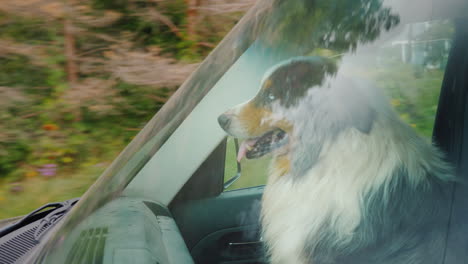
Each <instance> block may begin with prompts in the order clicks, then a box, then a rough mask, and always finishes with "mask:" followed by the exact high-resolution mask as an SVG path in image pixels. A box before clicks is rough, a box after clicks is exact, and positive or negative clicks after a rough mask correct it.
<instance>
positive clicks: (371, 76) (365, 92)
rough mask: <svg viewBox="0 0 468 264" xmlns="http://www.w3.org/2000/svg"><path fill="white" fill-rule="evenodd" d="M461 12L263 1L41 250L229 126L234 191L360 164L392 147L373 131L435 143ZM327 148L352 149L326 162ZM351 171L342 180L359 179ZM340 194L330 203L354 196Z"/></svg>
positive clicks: (425, 6)
mask: <svg viewBox="0 0 468 264" xmlns="http://www.w3.org/2000/svg"><path fill="white" fill-rule="evenodd" d="M466 14H468V10H467V9H466V3H464V2H463V1H461V0H460V1H458V0H451V1H422V0H421V1H397V0H389V1H381V0H360V1H358V0H353V1H348V0H326V1H325V0H319V1H305V0H289V1H279V0H275V1H267V0H265V1H263V0H261V1H258V3H257V4H256V5H255V7H254V8H253V9H252V10H250V11H249V12H248V14H247V15H246V16H245V17H244V18H243V19H242V20H241V21H240V22H239V23H238V25H237V26H236V27H235V28H234V29H233V31H232V32H231V33H230V34H229V35H228V36H227V37H226V38H225V39H224V40H223V41H222V42H221V43H220V45H219V46H218V47H217V48H216V49H215V50H214V51H213V52H212V53H211V54H210V55H209V56H208V58H207V59H206V60H205V61H204V62H203V64H201V66H200V67H199V69H198V70H197V71H196V72H195V73H194V74H192V76H191V77H190V78H189V79H188V80H187V81H186V82H185V83H184V84H183V85H182V86H181V87H180V88H179V90H178V91H177V93H176V94H175V95H174V96H173V97H172V98H171V100H169V101H168V103H167V104H166V105H165V106H164V107H163V108H162V109H161V111H160V112H158V113H157V114H156V116H155V117H154V118H153V119H152V120H151V121H150V122H149V123H148V124H147V125H146V126H145V128H144V129H143V130H142V131H141V132H140V133H139V134H138V136H136V137H135V139H134V140H133V141H132V142H131V144H130V145H129V146H128V147H127V148H126V149H125V150H124V151H123V152H122V153H121V155H120V156H119V157H118V158H117V159H116V160H115V161H114V162H113V164H112V165H111V166H110V167H109V168H108V169H107V170H106V171H105V172H104V174H103V175H102V176H101V177H100V178H99V180H98V181H97V182H96V183H95V184H94V185H93V186H92V187H91V188H90V189H89V190H88V191H87V192H86V194H85V195H84V196H83V197H82V199H81V200H80V202H79V203H78V205H77V206H76V207H75V208H74V209H73V211H72V212H71V213H70V214H69V215H68V216H67V218H66V219H65V220H64V221H63V222H62V223H60V225H61V226H60V228H59V229H58V230H57V232H55V233H54V234H51V238H50V241H49V242H48V243H47V245H46V246H45V247H44V249H43V250H42V256H46V255H48V259H47V261H51V260H52V262H53V260H55V261H56V262H57V261H58V259H60V257H62V256H60V253H57V252H60V247H61V246H62V245H63V243H65V242H66V241H67V239H68V235H69V234H70V232H71V231H72V230H73V229H74V228H76V226H77V225H78V224H79V223H81V222H82V221H83V220H84V219H86V218H87V217H88V216H89V215H90V214H92V213H93V212H94V211H96V210H97V209H98V208H100V207H101V206H103V205H104V204H106V203H108V202H110V201H112V200H113V199H114V198H117V197H119V196H121V195H122V193H123V192H124V193H123V194H124V195H126V196H134V197H135V196H136V197H144V198H148V199H152V200H155V201H158V202H161V203H162V204H165V205H167V204H169V203H170V202H171V200H172V199H173V198H174V196H175V195H176V194H177V192H178V191H179V190H180V189H181V188H182V186H183V185H184V183H185V182H186V181H187V180H188V179H189V178H190V177H191V176H192V174H193V173H194V172H195V171H196V169H197V168H198V167H199V166H200V164H202V162H203V161H204V160H205V159H206V157H208V156H209V154H210V153H211V152H212V151H213V150H214V149H215V148H216V146H218V145H219V144H220V142H222V141H223V140H225V137H226V135H229V136H230V137H231V138H237V139H239V140H240V144H239V149H238V151H237V153H235V154H234V155H235V157H227V160H226V164H219V166H222V167H223V168H224V167H225V165H226V173H225V174H226V175H228V174H229V175H232V174H235V170H236V169H237V167H236V166H235V165H233V164H236V163H237V162H236V160H238V161H240V162H241V164H242V166H243V167H245V169H244V170H243V174H242V177H241V180H239V181H238V182H236V183H235V185H232V187H231V188H232V189H236V188H240V187H249V186H255V185H259V184H264V183H266V182H268V183H269V184H271V185H272V186H273V185H274V183H276V182H279V181H280V182H281V181H283V180H284V178H285V177H283V176H285V175H289V177H290V178H294V179H305V178H306V175H307V174H308V173H309V171H310V170H311V168H312V167H315V166H316V165H317V164H320V166H321V167H320V168H321V170H322V172H321V173H323V174H326V173H330V172H328V171H327V169H329V168H331V167H334V168H337V169H336V171H335V172H336V173H337V174H340V173H342V171H340V170H352V169H356V170H357V169H361V170H364V168H352V169H351V168H350V167H349V168H348V167H346V166H345V165H346V164H348V163H356V162H364V161H363V160H370V159H372V158H373V157H378V155H380V154H382V153H383V152H385V151H391V150H392V149H391V148H392V147H394V148H398V146H397V145H392V144H393V143H392V142H390V141H388V142H379V140H380V138H379V137H378V136H375V137H374V135H376V134H377V135H382V134H385V135H388V137H389V138H395V137H401V138H405V139H408V141H410V142H416V143H415V144H416V145H415V148H416V147H421V148H431V145H430V144H429V143H428V142H429V141H430V139H429V138H430V137H431V133H432V129H433V123H434V118H435V114H436V111H437V103H438V96H439V93H440V87H441V84H442V80H443V76H444V71H445V66H446V63H447V59H448V56H449V52H450V48H451V45H452V43H453V39H454V34H455V33H454V32H455V31H456V28H457V26H458V27H463V25H464V22H466V18H467V17H466ZM395 127H397V128H398V129H401V130H398V129H397V130H398V131H405V132H401V134H398V133H396V132H395V133H396V134H395V133H394V132H392V131H394V130H395V129H396V128H395ZM376 131H378V132H376ZM405 133H406V134H405ZM369 138H370V139H369ZM230 140H231V139H230ZM364 141H365V142H372V144H369V145H363V144H364V143H362V142H364ZM229 142H232V141H228V147H229V146H230V145H232V146H233V144H229ZM337 142H338V143H337ZM340 144H341V145H340ZM337 145H339V146H340V147H336V146H337ZM372 147H379V148H378V149H372ZM325 150H327V151H330V152H336V153H335V156H334V157H341V156H342V154H343V153H348V154H349V155H350V156H346V158H350V157H353V158H352V159H349V160H345V158H343V160H340V159H329V160H323V159H322V157H323V155H324V154H323V153H324V151H325ZM358 150H359V151H358ZM353 151H358V152H353ZM395 151H398V150H397V149H395ZM417 151H419V150H418V149H415V150H414V153H412V152H408V153H409V154H408V155H415V156H418V155H419V153H417ZM234 152H235V151H234ZM434 152H437V150H434ZM230 153H231V154H232V153H233V151H231V152H230ZM340 153H341V154H340ZM356 153H357V154H356ZM437 153H438V152H437ZM340 155H341V156H340ZM359 155H361V156H359ZM369 155H370V156H369ZM382 155H383V154H382ZM434 155H435V154H434ZM231 156H232V155H231ZM358 158H360V159H361V160H358ZM399 158H401V157H399ZM399 158H398V157H395V159H394V162H397V161H398V160H399ZM436 158H440V157H438V156H437V157H434V159H436ZM228 159H230V160H229V162H228ZM271 161H273V162H274V164H273V165H270V164H271ZM376 162H377V163H378V162H380V161H376ZM337 164H341V165H343V166H344V167H340V166H337ZM394 165H395V164H389V165H388V166H394ZM228 166H230V167H231V168H232V169H231V170H229V169H228ZM269 166H270V170H268V169H267V167H269ZM271 166H272V167H271ZM442 167H443V166H442V165H441V168H438V167H437V168H434V170H441V171H442V170H443V169H444V168H442ZM271 168H273V169H271ZM271 170H273V173H271ZM389 170H393V169H389ZM347 172H349V171H347ZM317 173H318V172H317ZM369 173H371V172H369ZM441 173H442V172H441ZM267 175H269V176H267ZM223 176H224V175H219V177H223ZM380 176H381V177H382V178H380V179H379V180H381V181H382V182H385V181H386V180H387V179H386V178H385V175H383V174H382V175H380ZM354 180H356V179H350V180H349V182H345V181H344V182H343V183H342V185H340V186H342V187H343V188H345V187H346V188H348V187H349V188H353V187H356V188H357V186H356V185H355V183H356V182H354ZM413 180H414V181H415V182H417V181H418V180H417V179H412V181H413ZM245 181H247V182H245ZM382 182H380V183H382ZM380 183H379V184H380ZM236 184H237V185H236ZM282 184H286V185H287V184H289V183H287V182H283V183H282ZM309 184H312V185H313V184H325V183H323V182H322V183H320V182H317V183H309ZM372 184H378V183H377V182H373V183H372ZM372 184H369V186H364V187H362V186H361V187H362V188H370V189H371V188H372ZM379 186H380V185H379ZM288 191H291V192H292V190H287V191H285V190H275V189H271V190H270V192H268V189H267V191H266V195H268V193H270V195H273V194H271V193H275V192H278V193H282V192H288ZM323 199H325V198H323ZM346 199H349V197H346ZM346 199H345V198H343V199H342V200H336V201H335V202H336V203H338V205H339V206H343V207H355V206H358V205H356V204H353V203H352V202H353V201H352V199H350V200H349V202H347V201H345V200H346ZM356 199H358V198H356ZM335 205H336V204H335ZM315 209H317V208H315ZM325 209H326V208H325ZM55 257H57V258H58V259H55ZM58 262H61V261H58ZM290 263H292V262H290Z"/></svg>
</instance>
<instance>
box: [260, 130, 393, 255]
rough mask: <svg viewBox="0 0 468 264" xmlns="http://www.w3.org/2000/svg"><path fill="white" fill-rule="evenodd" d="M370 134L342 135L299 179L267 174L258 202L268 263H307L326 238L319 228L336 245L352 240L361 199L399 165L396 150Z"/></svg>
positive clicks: (388, 143) (358, 221)
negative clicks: (316, 244)
mask: <svg viewBox="0 0 468 264" xmlns="http://www.w3.org/2000/svg"><path fill="white" fill-rule="evenodd" d="M376 130H379V128H378V127H375V130H374V132H377V131H376ZM380 132H382V131H379V132H377V133H380ZM372 134H374V133H371V135H363V134H361V133H359V132H357V131H355V130H349V131H347V132H344V133H343V134H342V135H340V136H339V137H338V138H337V139H336V140H335V141H334V142H333V143H331V144H328V145H327V144H326V145H325V147H324V149H323V151H322V153H324V155H323V156H321V158H320V161H319V162H318V163H317V164H316V165H315V166H314V167H313V168H312V169H310V170H309V171H308V172H307V173H306V175H303V176H301V177H300V178H298V179H297V178H296V179H293V178H292V177H290V175H283V176H277V175H275V172H274V171H272V172H271V175H270V178H269V183H268V184H267V186H266V187H265V192H264V196H263V201H262V225H263V230H264V231H263V238H264V239H265V241H266V243H267V245H268V249H269V254H270V260H271V263H298V264H301V263H308V262H306V261H307V259H308V258H307V257H306V256H307V254H310V252H304V249H306V247H309V246H311V245H312V246H313V243H314V241H319V240H320V239H321V236H323V235H325V232H327V230H323V226H324V224H326V225H329V226H330V225H331V227H332V228H333V231H334V232H335V234H336V235H338V236H337V237H338V239H337V241H336V243H337V245H340V244H342V243H347V242H348V241H349V240H350V239H351V238H352V235H353V231H354V230H355V228H356V227H357V226H358V225H359V223H360V221H361V205H362V204H361V203H362V195H363V194H364V193H366V192H368V191H370V190H371V189H373V188H374V187H377V186H380V185H381V184H382V183H383V182H384V181H385V180H386V179H387V178H388V176H389V174H391V173H392V171H393V169H394V168H395V166H396V164H397V163H398V157H397V156H396V155H392V154H393V153H395V152H396V151H395V150H394V148H395V146H394V145H393V144H390V141H385V140H383V139H385V137H383V138H382V137H381V136H380V138H378V139H377V138H373V135H372ZM374 140H379V142H378V144H375V143H377V142H375V141H374ZM311 243H312V244H311ZM307 250H309V248H307V249H306V251H307Z"/></svg>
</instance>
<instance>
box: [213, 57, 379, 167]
mask: <svg viewBox="0 0 468 264" xmlns="http://www.w3.org/2000/svg"><path fill="white" fill-rule="evenodd" d="M336 72H337V67H336V64H335V63H334V62H333V61H332V60H330V59H326V58H323V57H298V58H293V59H290V60H287V61H285V62H282V63H280V64H278V65H277V66H275V67H273V68H272V69H270V70H269V71H268V72H267V73H266V74H265V77H264V78H263V80H262V82H261V88H260V91H259V92H258V94H257V95H256V96H255V97H254V98H253V99H251V100H250V101H248V102H246V103H244V104H241V105H238V106H235V107H233V108H231V109H229V110H228V111H226V112H225V113H223V114H222V115H220V116H219V118H218V122H219V124H220V126H221V127H222V128H223V129H224V130H225V131H226V132H227V133H228V134H230V135H231V136H233V137H236V138H241V139H245V140H244V142H243V144H242V145H241V146H240V149H239V153H238V160H240V159H242V158H243V157H244V156H245V157H247V158H248V159H253V158H258V157H261V156H263V155H265V154H267V153H270V152H273V153H276V154H280V155H284V154H286V153H288V151H290V149H291V148H290V145H291V142H294V141H296V142H297V141H298V137H303V136H304V133H314V134H317V133H318V132H317V131H318V130H317V127H321V128H322V129H321V130H323V131H322V133H324V134H325V135H328V134H329V135H331V134H333V133H334V132H333V131H325V130H334V131H337V130H339V129H342V128H344V127H349V125H353V126H354V127H356V128H358V129H359V130H361V131H362V132H364V133H366V132H368V131H369V130H370V126H371V123H370V119H369V116H368V113H364V112H366V111H367V112H370V111H368V109H367V108H366V109H364V108H363V107H362V106H361V105H360V103H361V101H362V100H360V99H358V100H357V101H356V100H354V99H353V98H355V97H356V95H354V96H352V97H353V98H346V97H348V96H347V95H346V93H347V92H346V91H345V92H344V94H343V93H341V94H340V93H337V92H336V91H334V89H335V88H334V87H333V86H334V85H335V83H334V82H333V81H331V82H330V80H334V79H336V78H335V74H336ZM340 86H343V83H341V84H340ZM348 99H349V101H348ZM353 101H354V102H353ZM363 119H369V120H365V121H364V122H363ZM322 123H323V124H322ZM325 123H326V125H324V124H325ZM299 130H301V131H302V133H298V131H299ZM315 136H316V135H315ZM310 137H314V135H310ZM275 150H278V151H275ZM279 150H281V151H279Z"/></svg>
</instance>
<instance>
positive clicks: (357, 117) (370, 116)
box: [349, 100, 376, 134]
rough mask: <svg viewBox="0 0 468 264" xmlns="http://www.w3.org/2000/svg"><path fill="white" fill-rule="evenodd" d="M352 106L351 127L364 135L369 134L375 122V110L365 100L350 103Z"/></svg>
mask: <svg viewBox="0 0 468 264" xmlns="http://www.w3.org/2000/svg"><path fill="white" fill-rule="evenodd" d="M352 103H353V104H354V105H353V107H352V109H351V111H350V113H349V114H350V120H349V121H350V122H351V125H352V126H354V127H355V128H356V129H358V130H359V131H361V132H362V133H364V134H369V132H370V131H371V129H372V125H373V123H374V120H375V116H376V113H375V110H374V109H372V108H371V107H370V106H369V104H368V103H367V102H365V100H358V102H352Z"/></svg>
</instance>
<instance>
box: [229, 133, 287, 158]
mask: <svg viewBox="0 0 468 264" xmlns="http://www.w3.org/2000/svg"><path fill="white" fill-rule="evenodd" d="M287 138H288V136H287V134H286V132H284V131H283V130H281V129H279V128H278V129H275V130H272V131H269V132H267V133H265V134H263V135H262V136H260V137H256V138H250V139H246V140H244V141H243V142H242V144H241V145H240V147H239V152H238V153H237V161H239V162H240V161H241V159H242V158H243V157H246V158H247V159H256V158H260V157H262V156H264V155H266V154H267V153H270V152H271V151H273V150H275V149H278V148H280V147H281V146H283V145H284V144H286V142H287V141H288V139H287Z"/></svg>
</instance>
